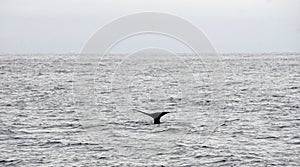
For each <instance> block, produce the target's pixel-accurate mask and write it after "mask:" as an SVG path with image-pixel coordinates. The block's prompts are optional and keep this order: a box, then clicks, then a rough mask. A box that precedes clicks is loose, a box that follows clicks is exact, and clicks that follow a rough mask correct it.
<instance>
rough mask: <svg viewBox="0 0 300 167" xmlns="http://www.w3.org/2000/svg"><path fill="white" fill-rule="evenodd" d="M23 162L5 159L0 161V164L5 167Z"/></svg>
mask: <svg viewBox="0 0 300 167" xmlns="http://www.w3.org/2000/svg"><path fill="white" fill-rule="evenodd" d="M20 162H22V160H20V159H6V160H5V159H4V160H0V164H3V165H16V164H18V163H20Z"/></svg>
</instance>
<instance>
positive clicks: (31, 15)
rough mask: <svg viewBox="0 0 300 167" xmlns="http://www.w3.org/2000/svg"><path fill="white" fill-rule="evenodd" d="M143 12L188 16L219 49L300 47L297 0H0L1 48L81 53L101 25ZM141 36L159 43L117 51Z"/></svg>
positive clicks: (297, 49)
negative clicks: (144, 44)
mask: <svg viewBox="0 0 300 167" xmlns="http://www.w3.org/2000/svg"><path fill="white" fill-rule="evenodd" d="M145 11H154V12H165V13H170V14H174V15H177V16H179V17H182V18H184V19H187V20H188V21H190V22H192V23H193V24H194V25H196V26H197V27H199V28H200V29H201V30H202V31H203V32H204V33H205V34H206V35H207V38H208V39H209V40H210V41H211V43H212V44H213V46H214V47H215V48H216V50H217V51H218V52H300V1H299V0H65V1H63V0H26V1H24V0H0V20H1V24H0V53H79V52H80V50H81V48H82V46H83V45H84V44H85V42H86V41H87V40H88V39H89V37H90V36H91V35H92V34H93V33H94V32H95V31H96V30H98V29H99V28H100V27H102V26H103V25H105V24H107V23H109V22H110V21H112V20H113V19H116V18H119V17H121V16H125V15H129V14H134V13H138V12H145ZM143 40H144V41H145V40H148V41H152V43H155V44H157V42H156V41H157V38H156V37H153V36H152V37H144V38H141V37H136V38H132V39H129V40H127V41H125V42H123V43H122V44H120V46H118V47H116V49H115V51H122V52H126V51H129V50H130V49H131V48H135V47H136V46H137V45H138V46H140V47H144V46H143V45H142V44H141V43H143V42H140V41H143ZM159 41H160V42H162V41H163V42H164V41H165V42H166V43H169V44H170V45H172V46H173V47H174V50H175V51H178V52H181V51H182V50H181V49H182V48H180V47H179V46H177V44H176V42H173V43H172V41H170V39H166V40H161V39H160V40H159ZM163 42H162V43H163ZM145 43H147V42H145ZM149 43H151V42H149ZM149 43H147V45H148V44H149ZM133 46H134V47H133ZM183 50H184V49H183Z"/></svg>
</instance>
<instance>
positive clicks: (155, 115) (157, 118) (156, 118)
mask: <svg viewBox="0 0 300 167" xmlns="http://www.w3.org/2000/svg"><path fill="white" fill-rule="evenodd" d="M133 110H135V111H137V112H140V113H143V114H145V115H148V116H150V117H152V118H153V119H154V124H160V118H161V117H162V116H164V115H166V114H168V113H170V112H156V113H152V114H148V113H145V112H143V111H141V110H137V109H133Z"/></svg>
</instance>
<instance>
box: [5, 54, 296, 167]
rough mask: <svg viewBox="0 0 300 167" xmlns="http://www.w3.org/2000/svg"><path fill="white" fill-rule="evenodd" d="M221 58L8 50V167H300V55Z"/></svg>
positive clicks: (6, 81)
mask: <svg viewBox="0 0 300 167" xmlns="http://www.w3.org/2000/svg"><path fill="white" fill-rule="evenodd" d="M220 56H221V58H222V59H221V60H220V62H221V63H219V64H217V65H216V64H213V65H209V64H205V63H203V62H202V61H201V59H200V58H199V57H197V56H194V55H184V54H182V55H181V57H180V56H179V57H174V56H172V55H160V54H158V53H155V54H153V55H152V54H145V55H134V56H133V57H127V58H126V59H123V58H124V55H109V56H107V57H104V58H99V57H100V56H95V55H94V56H89V55H86V56H83V55H80V56H79V55H73V54H64V55H51V54H48V55H39V54H36V55H1V56H0V78H1V79H0V150H1V151H0V166H300V159H299V157H300V54H297V53H268V54H223V55H220ZM78 57H80V58H78ZM207 66H210V67H214V68H215V69H218V70H216V71H211V70H210V69H213V68H207ZM134 108H135V109H139V110H142V111H144V112H148V113H153V112H161V111H168V112H170V113H169V114H167V115H165V116H163V117H162V118H161V122H162V123H161V124H159V125H154V124H153V120H152V118H150V117H148V116H146V115H143V114H141V113H138V112H135V111H134V110H132V109H134Z"/></svg>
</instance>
